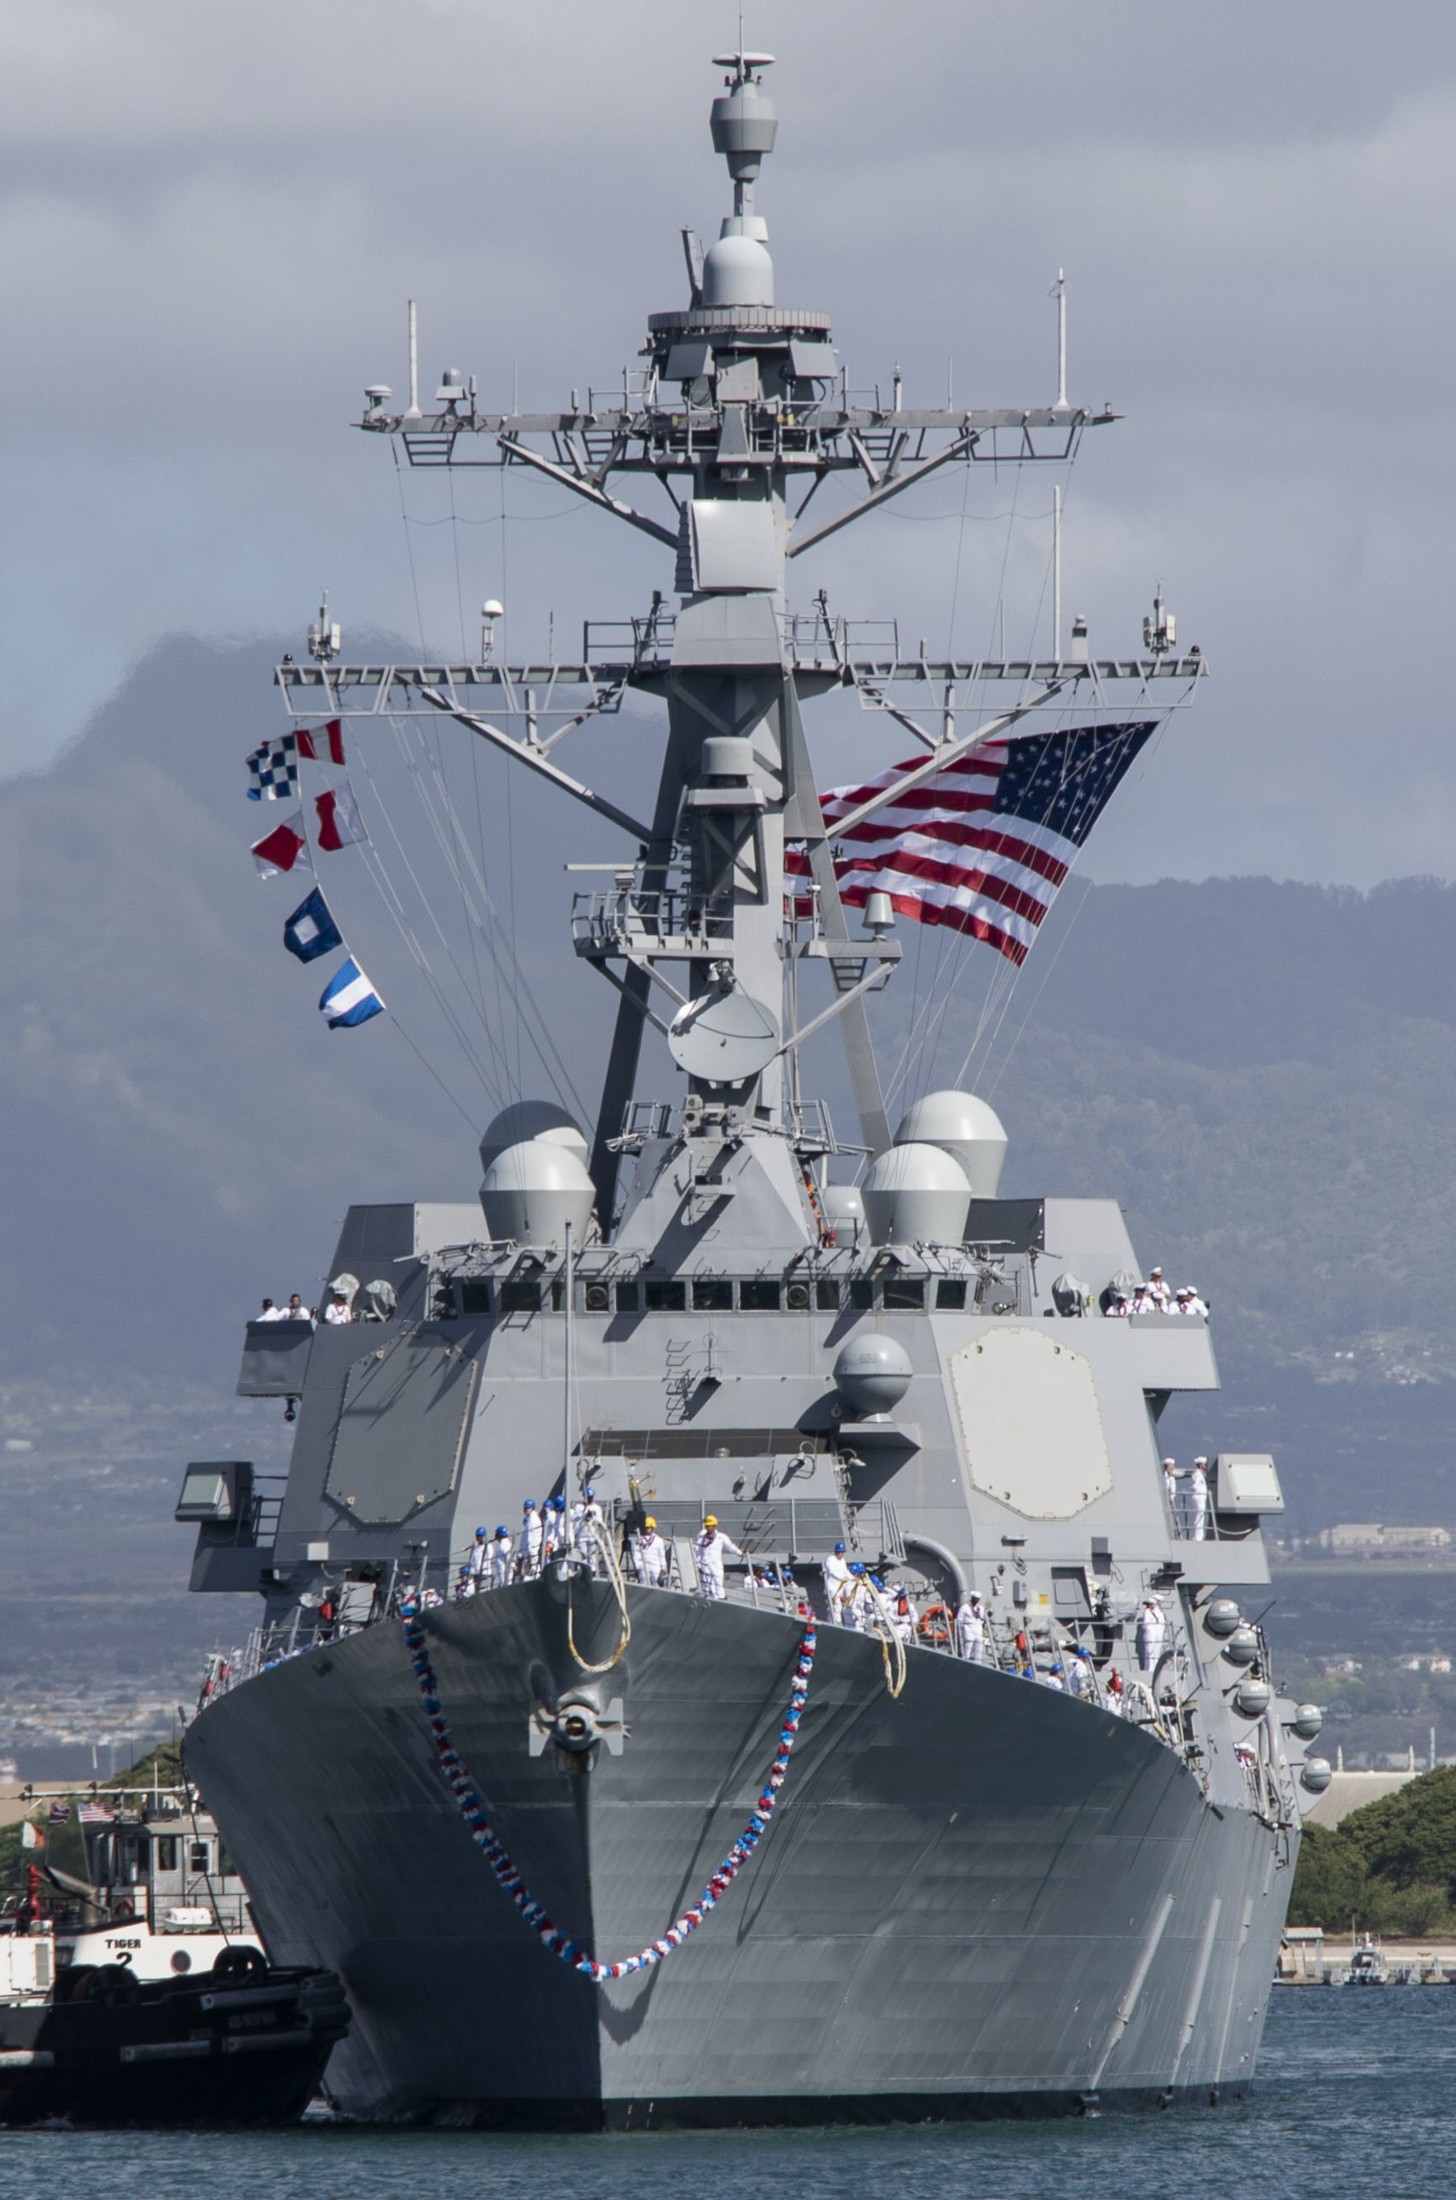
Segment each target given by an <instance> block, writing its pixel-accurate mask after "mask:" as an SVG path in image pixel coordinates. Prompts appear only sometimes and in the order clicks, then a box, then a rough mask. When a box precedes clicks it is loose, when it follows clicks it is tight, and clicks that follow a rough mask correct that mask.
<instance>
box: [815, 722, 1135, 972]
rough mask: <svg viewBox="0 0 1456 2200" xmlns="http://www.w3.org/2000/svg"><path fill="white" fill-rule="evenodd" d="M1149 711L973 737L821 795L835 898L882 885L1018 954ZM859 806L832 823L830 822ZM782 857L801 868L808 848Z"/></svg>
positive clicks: (857, 896)
mask: <svg viewBox="0 0 1456 2200" xmlns="http://www.w3.org/2000/svg"><path fill="white" fill-rule="evenodd" d="M1157 723H1158V721H1157V720H1156V719H1145V720H1137V721H1135V722H1132V723H1129V724H1126V725H1110V726H1064V727H1060V728H1058V730H1057V731H1056V732H1054V733H1035V734H1026V735H1022V736H1020V737H1017V736H1011V737H1009V738H1005V739H1002V740H992V741H981V742H978V743H977V744H976V746H975V747H974V748H971V749H967V750H965V752H964V753H963V754H962V755H960V756H957V757H956V758H955V759H954V760H953V761H952V762H951V763H949V764H947V765H946V766H945V768H944V770H942V771H938V772H932V773H930V774H928V775H927V776H926V777H924V778H922V779H920V780H918V781H917V782H916V783H915V784H914V785H912V786H909V787H906V785H905V782H906V781H907V780H908V779H909V778H910V776H911V774H912V773H915V772H917V771H920V770H922V769H923V768H924V765H925V763H926V758H924V757H923V756H918V757H911V758H910V759H909V760H908V761H906V762H904V763H900V764H895V765H893V766H892V767H891V769H890V770H889V771H887V772H882V773H881V774H880V776H879V778H878V779H871V780H867V781H866V782H865V784H864V785H863V786H860V787H832V788H830V790H829V792H828V793H827V794H826V795H824V796H823V798H822V807H823V811H824V823H825V827H826V829H827V831H828V833H829V836H830V839H831V841H832V842H833V844H834V868H835V872H836V875H837V876H838V879H839V890H840V894H841V896H842V898H843V900H844V901H845V902H846V903H847V904H849V905H850V906H851V907H854V908H863V906H864V904H865V902H866V901H867V900H868V898H869V896H870V895H871V894H888V895H889V897H890V900H891V902H892V903H893V904H894V907H895V908H896V910H897V911H898V912H899V914H900V915H901V916H903V917H909V918H911V919H912V920H913V921H914V922H915V923H916V924H944V925H949V926H950V927H951V929H952V930H954V931H957V932H968V933H969V934H970V935H971V937H972V938H973V939H978V940H985V941H986V942H987V944H988V945H989V946H991V947H994V948H995V949H996V950H997V951H998V953H1000V954H1002V955H1005V956H1006V957H1007V958H1008V959H1009V960H1010V961H1011V962H1013V963H1023V962H1025V960H1026V958H1027V955H1028V954H1029V953H1030V951H1031V943H1032V941H1033V940H1034V939H1035V938H1036V933H1037V927H1038V926H1039V925H1040V923H1041V921H1042V918H1043V917H1044V916H1045V915H1046V913H1047V911H1048V909H1050V907H1051V905H1052V903H1053V902H1054V901H1055V899H1056V896H1057V890H1058V888H1059V887H1060V886H1061V884H1062V881H1063V880H1064V879H1065V878H1066V876H1067V873H1068V872H1069V871H1070V869H1071V867H1072V863H1073V860H1074V859H1075V857H1076V853H1077V850H1078V849H1079V848H1080V847H1081V846H1082V843H1083V842H1084V841H1085V840H1086V838H1087V836H1088V834H1089V833H1090V832H1091V830H1092V828H1093V826H1094V825H1095V824H1096V822H1097V820H1098V818H1099V817H1100V816H1101V815H1102V812H1103V810H1104V809H1105V808H1106V807H1107V804H1108V802H1109V801H1110V799H1111V797H1112V795H1113V793H1114V791H1115V790H1116V788H1117V785H1118V783H1119V781H1120V780H1121V779H1122V777H1123V775H1124V773H1125V772H1126V771H1127V769H1128V767H1129V765H1130V764H1131V763H1132V762H1133V760H1134V758H1135V757H1136V756H1137V755H1138V753H1139V751H1140V750H1141V749H1142V747H1143V745H1144V743H1145V742H1146V741H1147V739H1148V737H1149V735H1150V734H1151V733H1153V732H1154V730H1155V728H1156V726H1157ZM861 810H863V811H864V813H865V814H864V815H863V816H862V817H859V818H858V819H857V820H856V821H855V822H853V823H851V824H850V825H849V826H848V827H847V828H846V829H845V830H844V831H843V832H842V833H838V834H837V833H836V831H835V826H836V824H837V822H838V821H839V820H840V819H841V818H851V817H853V816H854V813H856V812H857V811H861ZM785 868H786V869H787V871H788V872H789V874H790V876H791V877H793V878H803V877H805V876H806V875H807V873H808V869H809V863H808V856H807V854H806V852H805V850H804V848H803V846H802V844H800V845H799V846H798V847H793V848H790V849H789V850H788V851H787V854H786V859H785Z"/></svg>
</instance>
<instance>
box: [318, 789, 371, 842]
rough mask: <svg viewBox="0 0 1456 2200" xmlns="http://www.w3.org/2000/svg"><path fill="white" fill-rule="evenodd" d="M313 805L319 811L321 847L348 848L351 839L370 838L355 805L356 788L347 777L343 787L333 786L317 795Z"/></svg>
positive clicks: (319, 840)
mask: <svg viewBox="0 0 1456 2200" xmlns="http://www.w3.org/2000/svg"><path fill="white" fill-rule="evenodd" d="M313 806H314V808H315V809H316V810H317V811H318V820H319V830H318V844H319V846H320V847H321V848H330V849H333V848H347V847H348V846H349V844H350V843H351V841H356V840H367V839H368V838H369V835H368V834H367V833H366V832H365V830H364V827H363V824H362V823H361V821H360V817H359V812H358V810H357V809H356V807H355V805H354V790H353V788H352V787H351V786H350V785H349V782H348V780H347V779H346V780H345V781H344V784H343V786H342V787H331V788H330V789H329V791H328V793H327V794H320V795H315V797H314V805H313Z"/></svg>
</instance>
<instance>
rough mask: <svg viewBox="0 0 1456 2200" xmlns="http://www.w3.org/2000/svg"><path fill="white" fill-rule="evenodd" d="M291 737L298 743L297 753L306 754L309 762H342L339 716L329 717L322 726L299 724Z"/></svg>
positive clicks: (342, 724)
mask: <svg viewBox="0 0 1456 2200" xmlns="http://www.w3.org/2000/svg"><path fill="white" fill-rule="evenodd" d="M293 738H294V740H295V741H296V742H297V743H298V753H299V755H300V756H306V757H307V758H308V761H309V762H310V763H311V764H342V763H343V761H344V723H343V720H342V719H341V718H331V719H330V720H329V722H328V724H327V725H324V726H313V727H309V726H299V727H298V728H297V729H296V730H295V732H294V735H293Z"/></svg>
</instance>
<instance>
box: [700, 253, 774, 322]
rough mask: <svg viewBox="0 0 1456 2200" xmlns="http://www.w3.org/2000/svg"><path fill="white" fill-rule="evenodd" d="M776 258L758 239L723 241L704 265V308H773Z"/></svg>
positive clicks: (709, 254)
mask: <svg viewBox="0 0 1456 2200" xmlns="http://www.w3.org/2000/svg"><path fill="white" fill-rule="evenodd" d="M773 294H774V271H773V257H772V255H771V253H770V252H769V249H768V247H767V245H762V244H760V243H759V242H758V240H757V238H756V237H720V238H719V239H718V242H717V243H716V244H715V245H711V246H710V247H709V249H708V256H707V258H706V259H705V260H704V262H703V304H704V305H705V306H771V305H772V304H773Z"/></svg>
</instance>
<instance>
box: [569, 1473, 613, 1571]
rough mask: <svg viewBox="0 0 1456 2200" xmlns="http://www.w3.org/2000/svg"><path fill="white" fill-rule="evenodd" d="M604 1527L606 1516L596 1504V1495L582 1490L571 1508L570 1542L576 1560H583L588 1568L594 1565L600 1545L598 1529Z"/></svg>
mask: <svg viewBox="0 0 1456 2200" xmlns="http://www.w3.org/2000/svg"><path fill="white" fill-rule="evenodd" d="M605 1526H606V1515H605V1513H604V1512H603V1511H602V1508H601V1506H600V1505H599V1504H598V1502H597V1493H596V1491H595V1490H594V1489H592V1488H590V1487H588V1488H586V1489H584V1490H583V1491H582V1493H581V1495H580V1497H579V1498H578V1499H577V1500H576V1503H575V1504H574V1505H573V1506H572V1508H571V1540H572V1543H573V1545H574V1546H575V1550H576V1555H577V1557H578V1558H584V1559H585V1560H586V1562H587V1564H588V1565H589V1566H591V1565H595V1564H596V1560H597V1556H598V1553H599V1551H600V1548H601V1545H600V1542H599V1540H598V1534H597V1531H598V1529H604V1528H605Z"/></svg>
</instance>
